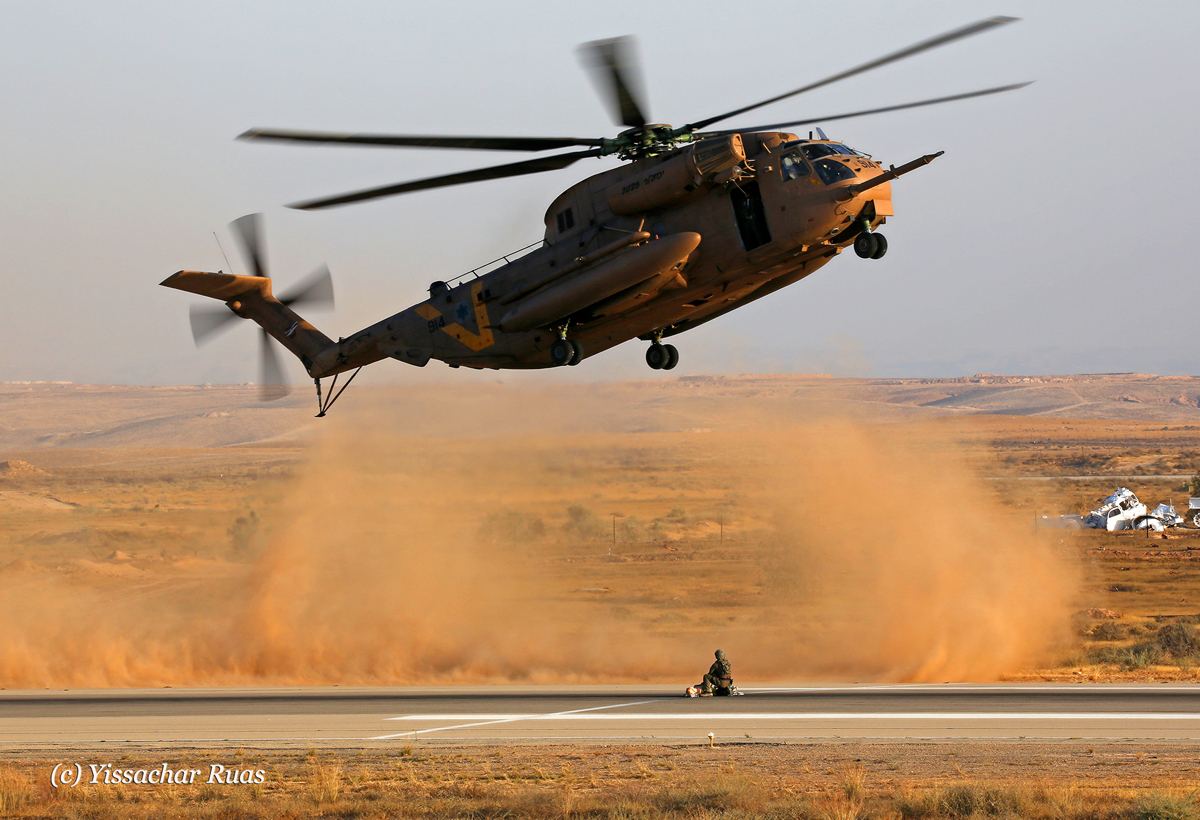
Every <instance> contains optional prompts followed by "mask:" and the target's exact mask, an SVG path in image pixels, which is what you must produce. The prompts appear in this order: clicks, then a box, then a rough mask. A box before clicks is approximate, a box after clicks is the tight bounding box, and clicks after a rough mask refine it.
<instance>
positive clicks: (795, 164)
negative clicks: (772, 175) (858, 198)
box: [779, 140, 859, 185]
mask: <svg viewBox="0 0 1200 820" xmlns="http://www.w3.org/2000/svg"><path fill="white" fill-rule="evenodd" d="M782 150H783V154H782V155H781V157H780V160H779V166H780V168H781V169H782V170H783V179H784V181H785V182H787V181H790V180H794V179H804V178H807V177H809V176H811V174H812V172H813V171H814V170H815V171H816V174H817V176H818V177H820V179H821V182H823V183H825V184H826V185H832V184H833V183H835V182H839V181H841V180H846V179H857V175H856V174H855V173H854V171H852V170H851V169H850V168H848V167H847V166H846V165H844V164H842V163H841V162H837V161H836V160H832V159H828V157H839V156H850V157H856V156H859V153H858V152H857V151H855V150H854V149H853V148H850V147H849V146H846V145H842V144H841V143H837V142H808V141H806V140H797V141H796V142H789V143H785V144H784V145H783V146H782ZM805 160H807V162H806V161H805ZM809 163H811V164H812V168H811V170H810V168H809Z"/></svg>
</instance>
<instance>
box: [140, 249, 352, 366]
mask: <svg viewBox="0 0 1200 820" xmlns="http://www.w3.org/2000/svg"><path fill="white" fill-rule="evenodd" d="M160 284H162V286H163V287H168V288H175V289H176V290H182V291H186V292H188V293H194V294H197V295H198V296H207V297H209V298H210V299H218V300H220V301H222V302H224V303H225V304H226V305H228V306H229V309H230V310H232V311H233V312H234V313H236V314H237V315H238V316H241V317H242V318H243V319H250V320H251V321H253V322H255V323H256V324H258V326H259V327H261V328H262V329H263V330H265V331H266V332H267V333H268V334H270V336H271V337H272V338H273V339H275V340H276V341H277V342H279V343H280V344H281V345H283V346H284V347H285V348H287V349H288V350H289V351H290V352H291V353H292V354H293V355H295V356H296V358H298V359H299V360H300V362H301V363H302V364H303V365H304V369H305V370H307V371H308V374H309V375H310V376H313V377H314V378H319V377H322V376H327V375H333V373H336V372H339V371H340V370H343V369H346V368H345V367H338V366H337V365H336V364H335V362H337V360H338V359H339V358H340V357H339V356H338V355H337V349H338V345H337V344H336V343H335V342H333V340H331V339H330V338H329V337H328V336H326V335H325V334H324V333H322V332H321V331H319V330H317V329H316V328H315V327H313V326H312V325H311V324H309V323H308V322H306V321H305V320H304V319H303V318H301V317H300V316H299V315H298V314H297V313H296V312H295V311H293V310H292V309H291V308H289V307H288V306H287V305H285V304H283V303H282V302H280V301H279V300H278V299H276V298H275V297H274V295H272V293H271V280H270V279H268V278H266V277H263V276H235V275H234V274H230V273H206V272H202V271H190V270H181V271H179V272H177V273H174V274H172V275H171V276H169V277H167V278H166V279H165V280H164V281H163V282H161V283H160Z"/></svg>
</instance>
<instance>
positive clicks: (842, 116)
mask: <svg viewBox="0 0 1200 820" xmlns="http://www.w3.org/2000/svg"><path fill="white" fill-rule="evenodd" d="M1027 85H1033V83H1032V82H1028V83H1013V84H1012V85H1002V86H998V87H997V88H985V89H983V90H982V91H968V92H967V93H965V94H952V95H951V96H949V97H938V98H936V99H933V100H921V101H920V102H911V103H904V104H903V105H888V106H884V107H883V108H870V109H866V110H864V111H851V112H850V113H849V114H834V115H833V116H832V117H809V118H807V119H803V120H792V121H791V122H776V123H771V124H770V125H755V126H751V127H749V128H739V129H737V131H705V132H704V133H703V134H697V136H704V137H709V136H721V135H723V134H737V133H741V132H743V131H775V130H777V129H781V128H791V127H792V126H794V125H811V124H812V123H814V122H827V121H829V120H844V119H847V118H848V117H865V116H867V115H868V114H882V113H884V112H885V111H901V110H903V109H905V108H920V107H921V106H923V105H937V104H938V103H945V102H954V101H955V100H966V99H970V98H971V97H983V96H985V95H987V94H999V93H1001V92H1003V91H1015V90H1016V89H1018V88H1024V87H1025V86H1027Z"/></svg>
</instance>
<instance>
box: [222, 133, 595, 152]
mask: <svg viewBox="0 0 1200 820" xmlns="http://www.w3.org/2000/svg"><path fill="white" fill-rule="evenodd" d="M237 138H238V139H240V140H275V141H278V142H315V143H322V144H336V145H384V146H391V147H394V148H467V149H471V150H476V151H548V150H550V149H553V148H569V147H571V146H573V145H589V146H593V147H596V148H599V147H600V146H601V145H603V144H604V140H603V139H586V138H581V137H437V136H420V135H404V134H342V133H337V132H333V131H278V130H271V129H267V128H251V129H250V130H249V131H247V132H245V133H244V134H239V135H238V137H237Z"/></svg>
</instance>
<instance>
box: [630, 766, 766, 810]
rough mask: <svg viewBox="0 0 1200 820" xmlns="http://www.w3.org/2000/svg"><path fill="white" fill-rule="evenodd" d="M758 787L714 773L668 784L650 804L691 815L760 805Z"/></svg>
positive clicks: (763, 797) (758, 806)
mask: <svg viewBox="0 0 1200 820" xmlns="http://www.w3.org/2000/svg"><path fill="white" fill-rule="evenodd" d="M765 801H766V795H765V794H764V793H763V791H762V789H761V788H760V787H759V786H757V785H756V784H754V783H753V782H752V781H750V780H748V779H746V778H744V777H740V776H737V775H729V774H716V775H711V776H708V777H704V778H698V777H694V778H689V779H687V780H684V781H683V782H681V783H678V784H671V785H668V786H666V787H665V788H663V789H662V790H660V791H659V792H658V793H657V794H655V795H654V797H653V799H652V803H651V805H652V806H653V807H654V808H655V809H657V810H658V811H659V812H662V813H669V814H676V815H682V816H689V817H691V816H695V815H697V814H699V813H703V812H722V813H724V812H737V811H751V810H754V809H756V808H761V806H762V805H763V803H764V802H765Z"/></svg>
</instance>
